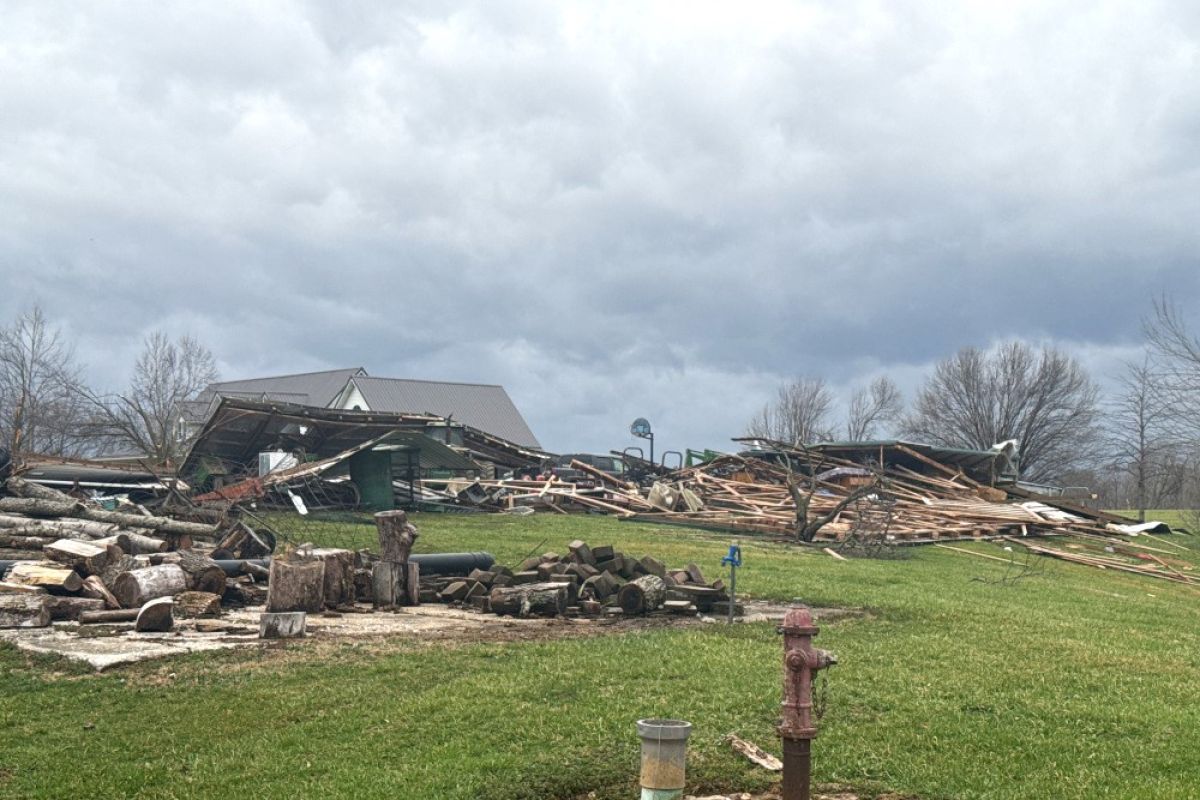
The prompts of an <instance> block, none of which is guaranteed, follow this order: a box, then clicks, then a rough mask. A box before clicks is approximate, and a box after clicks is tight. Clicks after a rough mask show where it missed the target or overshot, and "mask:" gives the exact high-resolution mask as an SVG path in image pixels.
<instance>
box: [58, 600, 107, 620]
mask: <svg viewBox="0 0 1200 800" xmlns="http://www.w3.org/2000/svg"><path fill="white" fill-rule="evenodd" d="M46 608H47V609H49V610H50V619H52V620H77V619H79V615H80V614H82V613H83V612H85V611H103V610H104V601H103V600H97V599H96V598H94V597H52V596H47V597H46Z"/></svg>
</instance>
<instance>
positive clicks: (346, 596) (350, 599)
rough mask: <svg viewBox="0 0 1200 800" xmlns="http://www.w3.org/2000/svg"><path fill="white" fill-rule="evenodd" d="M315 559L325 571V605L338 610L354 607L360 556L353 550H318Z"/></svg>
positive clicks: (314, 555)
mask: <svg viewBox="0 0 1200 800" xmlns="http://www.w3.org/2000/svg"><path fill="white" fill-rule="evenodd" d="M312 555H313V558H316V559H319V560H320V561H321V563H322V564H323V566H324V570H325V605H326V606H327V607H328V608H337V607H338V606H343V605H354V601H355V593H354V567H355V564H356V562H357V561H358V556H357V555H356V554H355V552H354V551H353V550H342V549H338V548H317V549H315V550H313V551H312Z"/></svg>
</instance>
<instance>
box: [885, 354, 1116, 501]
mask: <svg viewBox="0 0 1200 800" xmlns="http://www.w3.org/2000/svg"><path fill="white" fill-rule="evenodd" d="M1098 398H1099V391H1098V389H1097V388H1096V385H1095V383H1093V382H1092V379H1091V378H1090V377H1089V376H1088V374H1087V372H1086V371H1085V370H1084V369H1083V367H1082V366H1080V364H1079V363H1078V362H1077V361H1076V360H1075V359H1073V358H1071V357H1070V356H1068V355H1066V354H1065V353H1063V352H1061V351H1059V350H1057V349H1055V348H1053V347H1050V346H1044V347H1042V348H1041V349H1040V351H1038V350H1035V349H1034V348H1033V347H1031V346H1030V345H1028V344H1026V343H1024V342H1019V341H1017V342H1009V343H1006V344H1003V345H1001V346H999V347H998V348H996V349H995V350H994V351H992V352H991V353H987V352H984V351H982V350H979V349H977V348H974V347H968V348H964V349H963V350H960V351H958V353H956V354H955V355H954V356H952V357H950V358H948V359H946V360H944V361H942V362H940V363H939V364H938V365H937V367H936V368H935V369H934V373H933V375H932V376H930V377H929V378H928V379H927V380H926V382H925V385H924V386H923V387H922V388H921V390H920V392H919V393H918V395H917V398H916V402H915V403H914V405H913V408H912V410H911V411H910V413H909V414H908V415H907V416H906V417H905V419H904V422H903V425H902V427H903V429H904V432H905V434H906V435H909V436H913V437H916V438H919V439H923V440H925V441H928V442H931V443H933V444H939V445H943V446H947V447H971V448H976V449H981V450H986V449H988V448H989V447H991V446H992V445H993V444H997V443H999V442H1003V441H1007V440H1009V439H1015V440H1017V442H1018V443H1019V447H1020V454H1021V471H1022V475H1023V476H1024V477H1026V478H1028V479H1030V480H1052V479H1054V477H1055V476H1056V475H1059V474H1061V473H1063V472H1064V471H1066V470H1068V469H1070V468H1072V467H1075V466H1077V465H1080V464H1082V463H1085V462H1087V461H1089V460H1090V459H1091V458H1093V457H1094V454H1095V445H1096V443H1097V441H1098V431H1097V422H1098V421H1099V408H1098Z"/></svg>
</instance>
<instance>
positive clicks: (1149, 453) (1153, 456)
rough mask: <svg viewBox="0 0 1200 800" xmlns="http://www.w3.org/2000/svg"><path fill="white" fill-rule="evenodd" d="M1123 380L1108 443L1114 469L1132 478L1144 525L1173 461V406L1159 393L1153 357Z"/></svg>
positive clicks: (1130, 367)
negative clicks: (1170, 425) (1170, 416)
mask: <svg viewBox="0 0 1200 800" xmlns="http://www.w3.org/2000/svg"><path fill="white" fill-rule="evenodd" d="M1120 381H1121V387H1122V391H1121V394H1120V395H1119V396H1118V397H1116V398H1115V399H1114V400H1113V401H1112V402H1111V403H1110V408H1109V414H1108V423H1109V424H1108V435H1107V437H1106V442H1105V444H1106V449H1107V450H1108V451H1109V453H1110V455H1111V457H1112V461H1113V464H1112V465H1113V467H1114V468H1115V469H1116V470H1118V471H1120V472H1123V473H1125V474H1126V475H1127V476H1128V477H1129V479H1130V481H1131V484H1132V485H1131V487H1130V488H1131V489H1132V495H1131V496H1132V499H1133V507H1134V508H1136V509H1137V512H1138V520H1139V521H1142V522H1144V521H1145V520H1146V509H1147V507H1148V504H1149V502H1150V498H1151V496H1152V495H1154V494H1158V493H1157V492H1155V491H1154V488H1155V487H1156V485H1157V484H1158V483H1159V478H1160V475H1161V474H1162V472H1163V470H1164V469H1165V468H1168V467H1169V466H1170V465H1171V462H1172V461H1173V459H1172V458H1170V455H1171V451H1172V449H1173V442H1172V441H1171V439H1170V437H1169V435H1168V431H1167V424H1168V412H1169V407H1168V406H1167V405H1166V404H1164V402H1163V397H1162V394H1161V393H1160V392H1159V391H1158V388H1157V385H1156V384H1157V381H1156V378H1155V370H1154V365H1153V363H1152V362H1151V361H1150V357H1149V354H1146V355H1144V356H1143V357H1142V360H1141V361H1136V362H1130V363H1128V364H1126V365H1125V372H1124V374H1123V375H1122V376H1121V378H1120Z"/></svg>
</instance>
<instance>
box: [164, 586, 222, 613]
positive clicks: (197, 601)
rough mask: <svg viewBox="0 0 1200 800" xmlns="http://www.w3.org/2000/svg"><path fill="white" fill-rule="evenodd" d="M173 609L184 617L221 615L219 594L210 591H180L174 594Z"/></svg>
mask: <svg viewBox="0 0 1200 800" xmlns="http://www.w3.org/2000/svg"><path fill="white" fill-rule="evenodd" d="M175 611H176V613H178V614H179V616H180V617H182V618H184V619H195V618H197V617H219V616H221V596H220V595H218V594H213V593H212V592H180V593H179V594H177V595H175Z"/></svg>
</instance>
